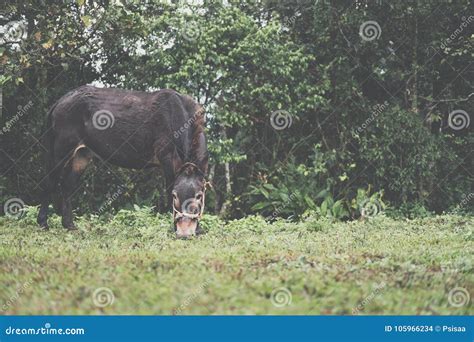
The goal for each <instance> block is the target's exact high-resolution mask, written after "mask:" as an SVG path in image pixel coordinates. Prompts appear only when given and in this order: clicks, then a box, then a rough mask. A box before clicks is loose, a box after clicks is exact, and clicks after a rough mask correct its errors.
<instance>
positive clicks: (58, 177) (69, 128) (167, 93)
mask: <svg viewBox="0 0 474 342" xmlns="http://www.w3.org/2000/svg"><path fill="white" fill-rule="evenodd" d="M204 121H205V118H204V110H203V108H202V107H201V106H200V105H199V104H198V103H197V102H196V101H194V100H193V99H192V98H190V97H189V96H186V95H182V94H179V93H178V92H176V91H174V90H169V89H165V90H160V91H156V92H152V93H148V92H138V91H128V90H121V89H104V88H96V87H92V86H82V87H79V88H77V89H75V90H73V91H71V92H69V93H67V94H66V95H64V96H63V97H62V98H61V99H60V100H59V101H58V102H56V103H55V104H54V105H53V107H52V108H51V110H50V112H49V114H48V119H47V127H46V133H45V135H44V137H45V146H46V147H47V149H48V153H47V175H46V176H45V177H44V179H43V181H42V187H43V189H44V191H43V197H42V201H41V208H40V211H39V214H38V223H39V224H40V225H41V226H42V227H43V228H48V206H49V203H50V201H51V195H52V194H53V192H54V191H56V189H58V188H59V192H60V195H61V196H60V197H61V205H60V207H61V212H62V213H61V214H62V224H63V226H64V227H65V228H68V229H74V228H75V226H74V222H73V215H72V208H71V196H72V195H73V194H74V193H75V191H76V189H77V188H78V186H79V179H80V177H81V174H82V173H83V172H84V171H85V169H86V167H87V165H88V164H89V163H90V162H91V160H92V159H93V157H98V158H100V159H102V160H104V161H106V162H109V163H111V164H114V165H118V166H121V167H125V168H132V169H143V168H149V167H156V166H161V167H162V169H163V171H164V175H165V178H166V185H167V196H168V204H169V206H170V207H172V208H173V217H174V226H175V230H176V233H177V235H178V236H180V237H187V236H190V235H194V234H195V233H196V231H197V229H198V220H199V218H200V217H201V215H202V212H203V209H204V195H205V187H206V181H205V177H206V174H207V169H208V151H207V145H206V137H205V135H204Z"/></svg>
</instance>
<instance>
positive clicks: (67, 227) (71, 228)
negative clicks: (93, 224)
mask: <svg viewBox="0 0 474 342" xmlns="http://www.w3.org/2000/svg"><path fill="white" fill-rule="evenodd" d="M64 228H66V229H67V230H69V231H72V230H77V227H76V226H75V225H73V224H72V225H69V226H65V227H64Z"/></svg>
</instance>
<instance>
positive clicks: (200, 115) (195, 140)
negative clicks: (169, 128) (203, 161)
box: [184, 95, 206, 161]
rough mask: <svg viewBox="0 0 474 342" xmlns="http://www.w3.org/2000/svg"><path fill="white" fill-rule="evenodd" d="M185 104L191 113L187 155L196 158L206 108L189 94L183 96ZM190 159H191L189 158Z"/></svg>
mask: <svg viewBox="0 0 474 342" xmlns="http://www.w3.org/2000/svg"><path fill="white" fill-rule="evenodd" d="M184 100H185V104H186V107H187V108H188V110H190V111H191V112H192V113H193V114H192V118H193V120H192V123H191V130H192V136H191V149H190V155H189V156H188V157H191V158H196V157H197V155H196V153H197V152H199V151H198V148H199V139H200V134H201V133H204V129H205V126H206V110H205V109H204V107H203V106H202V105H200V104H199V103H198V102H196V101H195V100H194V99H193V98H191V97H190V96H187V95H186V96H184ZM191 161H192V160H191Z"/></svg>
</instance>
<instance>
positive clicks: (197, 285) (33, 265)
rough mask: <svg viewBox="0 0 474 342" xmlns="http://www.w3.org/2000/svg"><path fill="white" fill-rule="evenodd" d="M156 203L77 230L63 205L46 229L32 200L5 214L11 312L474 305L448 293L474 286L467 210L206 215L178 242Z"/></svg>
mask: <svg viewBox="0 0 474 342" xmlns="http://www.w3.org/2000/svg"><path fill="white" fill-rule="evenodd" d="M149 211H150V208H143V207H141V208H137V209H136V210H129V211H125V210H124V211H121V212H120V213H118V214H117V215H116V216H115V217H113V218H111V220H100V219H98V218H94V217H92V218H90V217H87V218H84V219H81V220H79V222H78V228H79V230H78V231H74V232H68V231H66V230H64V228H62V227H61V223H60V219H59V217H58V216H56V215H54V216H53V217H52V224H51V229H50V230H49V231H46V232H45V231H42V230H39V229H38V227H37V226H36V224H35V221H34V219H35V214H36V212H37V209H36V208H28V210H27V214H26V216H25V217H24V218H23V219H21V220H11V219H9V218H5V217H0V236H1V241H2V248H0V260H2V262H1V263H0V303H1V305H2V307H3V305H4V304H5V303H6V302H7V301H8V300H9V299H10V298H12V297H13V298H16V299H15V300H13V301H11V304H9V305H8V306H7V308H6V310H5V311H4V314H16V315H31V314H36V315H50V314H58V313H64V312H68V313H69V314H82V315H85V314H97V315H101V314H110V315H112V314H116V315H121V314H130V313H131V312H133V313H134V314H144V315H156V314H165V315H169V314H182V315H191V314H193V315H199V314H204V315H208V314H210V315H212V314H217V315H219V314H221V315H222V314H275V315H282V314H287V315H295V314H315V315H317V314H340V315H347V314H353V313H354V312H353V309H354V308H356V307H358V306H359V305H360V304H361V303H362V302H363V301H364V300H365V299H366V298H367V297H369V296H372V297H373V298H372V300H371V301H368V302H366V303H365V304H364V305H363V307H362V308H361V309H359V310H360V312H359V313H360V314H374V315H380V314H385V315H390V314H397V315H400V314H404V315H414V314H428V315H429V314H433V313H436V314H440V315H454V314H456V315H470V314H472V307H471V306H469V305H464V306H459V307H454V306H452V305H450V303H449V301H448V293H449V291H450V290H451V289H453V288H455V287H464V288H466V289H469V288H472V285H473V284H474V272H473V264H472V258H471V257H469V255H471V254H472V253H469V252H470V251H472V240H473V237H474V234H473V233H474V232H473V229H472V228H473V227H474V220H473V218H472V217H462V216H456V215H443V216H433V217H427V218H417V219H416V220H407V219H401V220H393V219H390V218H387V217H385V216H376V217H373V218H372V219H371V220H370V221H363V220H359V221H352V222H334V221H333V220H331V219H328V218H321V217H317V216H314V215H309V216H307V217H306V218H305V219H304V220H303V221H301V222H298V223H291V222H287V221H285V220H281V219H280V220H276V221H275V222H274V223H272V224H269V223H268V222H266V221H265V220H264V219H263V218H262V217H259V216H248V217H246V218H243V219H239V220H232V221H229V222H226V223H225V222H222V221H221V220H220V219H218V218H217V217H215V216H212V215H205V218H204V221H205V222H206V223H205V225H206V231H207V233H206V234H203V235H200V236H198V237H196V238H193V239H189V240H181V239H176V238H175V236H174V235H173V233H172V232H171V230H170V224H171V217H170V216H169V215H168V216H160V215H158V216H157V215H153V214H150V213H149ZM427 246H429V247H428V248H427ZM407 275H409V276H407ZM341 279H343V281H341ZM25 283H27V284H28V285H29V286H28V287H27V288H26V289H25V291H22V293H21V295H20V296H15V293H16V289H17V288H18V287H20V286H23V284H25ZM381 283H385V284H386V285H385V286H384V287H383V290H382V291H381V292H380V293H378V294H377V296H373V295H371V293H373V291H374V287H377V286H378V285H379V284H381ZM99 287H107V288H108V289H110V290H111V291H112V293H113V294H114V297H115V300H114V302H113V304H111V305H109V306H106V307H104V308H98V307H97V306H95V305H94V301H93V293H94V291H95V290H96V289H97V288H99ZM281 287H285V288H287V289H288V290H289V291H290V292H291V295H292V301H291V304H290V305H287V306H283V307H276V306H274V305H273V304H272V301H271V295H272V292H273V290H275V289H278V288H281ZM401 297H403V298H404V300H403V301H401V300H400V298H401ZM137 298H138V299H139V300H138V301H137ZM189 298H192V300H190V299H189ZM177 308H181V311H180V312H176V310H177Z"/></svg>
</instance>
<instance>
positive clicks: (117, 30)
mask: <svg viewBox="0 0 474 342" xmlns="http://www.w3.org/2000/svg"><path fill="white" fill-rule="evenodd" d="M469 5H470V3H469V2H468V1H460V2H456V3H449V4H448V3H443V4H437V3H431V2H425V3H417V4H411V3H404V2H399V3H389V2H383V3H381V2H373V3H372V2H371V3H367V4H365V5H364V7H363V8H362V7H361V5H360V3H358V2H352V3H347V4H346V3H342V2H341V3H331V4H328V3H327V2H324V1H319V2H318V1H313V2H306V1H303V2H299V1H297V2H273V1H271V2H242V3H235V2H232V3H229V4H227V3H226V4H224V3H222V2H204V4H196V3H188V2H177V3H175V2H166V1H146V2H140V1H122V2H120V1H114V2H110V3H109V2H88V1H76V2H69V1H63V2H55V3H54V4H46V3H44V2H35V3H28V4H27V3H23V2H8V3H7V4H6V6H5V8H6V9H7V11H6V12H5V13H6V14H5V16H4V17H2V18H1V20H2V25H3V24H8V25H10V24H11V23H15V27H17V28H18V29H19V31H20V32H21V33H22V34H21V37H17V38H18V39H17V40H16V41H15V42H8V44H3V42H2V45H1V46H0V53H1V59H0V63H1V66H2V71H3V73H2V75H1V76H0V85H1V87H2V97H3V100H4V101H3V102H4V103H3V107H4V108H3V113H2V117H1V118H0V129H1V128H3V127H4V126H5V125H6V123H7V122H9V120H12V119H13V118H15V117H17V119H15V124H14V125H12V127H11V129H10V130H9V131H8V132H6V133H5V134H0V140H1V146H0V159H1V162H0V175H1V176H0V191H1V193H0V198H1V199H2V200H3V201H4V200H5V199H8V198H11V197H20V198H22V199H23V200H24V201H25V202H26V203H28V204H37V203H38V200H39V187H38V186H37V185H38V182H39V180H40V179H41V178H42V176H43V171H44V170H42V169H43V157H42V154H43V148H42V147H41V145H40V144H39V143H38V142H37V139H38V138H40V137H41V135H42V127H43V125H44V120H45V116H46V113H47V111H48V108H49V107H50V106H51V104H53V103H54V102H55V101H56V100H57V99H58V98H59V97H60V96H62V95H63V94H64V93H65V92H66V91H68V90H70V89H73V88H75V87H77V86H79V85H82V84H85V83H91V82H94V83H96V84H101V85H106V86H119V87H125V88H128V89H136V90H149V91H154V90H157V89H160V88H174V89H176V90H178V91H181V92H183V93H187V94H189V95H191V96H193V97H194V98H196V99H197V100H198V101H199V102H200V103H202V104H204V106H205V108H206V112H207V136H208V140H209V150H210V153H211V166H212V169H211V171H212V172H213V174H212V176H213V182H214V186H215V193H214V194H212V195H211V194H210V196H208V199H209V200H210V203H208V204H207V209H208V210H214V211H215V212H216V213H219V212H220V211H221V209H222V206H223V203H226V204H228V208H227V212H226V215H227V216H228V217H240V216H244V215H249V214H254V213H259V214H261V215H263V216H265V217H271V218H272V220H273V218H274V216H275V217H278V216H281V217H285V218H291V219H296V218H300V217H302V216H303V215H304V213H305V212H307V211H311V212H313V213H315V214H316V213H317V215H319V216H321V217H330V218H332V219H340V220H347V219H357V218H359V216H360V208H358V207H360V203H359V202H360V201H363V200H360V199H357V198H358V196H359V191H360V190H361V189H366V190H367V193H368V194H367V196H368V197H369V198H370V197H372V196H378V197H377V201H380V204H379V205H380V206H381V207H382V206H384V205H386V206H387V207H389V208H395V210H396V208H400V211H399V212H398V214H400V215H401V214H403V215H408V216H410V217H412V216H414V215H421V216H424V215H427V213H428V212H437V213H441V212H446V211H450V210H458V211H459V212H463V213H472V210H473V207H474V205H472V203H473V202H472V201H468V202H467V203H466V204H465V205H463V206H462V207H460V203H462V201H463V198H465V197H466V196H469V194H470V190H469V189H470V188H471V185H472V182H473V179H472V173H471V172H470V170H471V169H472V165H471V164H472V163H471V160H472V158H470V153H471V152H472V146H473V143H474V140H473V139H474V138H473V135H472V119H471V126H470V127H467V128H465V129H462V130H453V129H451V128H450V125H449V123H448V119H449V113H450V112H452V111H453V110H456V109H461V110H465V111H466V112H469V110H470V109H471V108H472V99H473V97H468V96H469V94H470V93H472V81H471V79H472V77H471V78H469V77H468V76H467V74H465V73H466V72H467V71H466V70H468V69H466V65H469V63H471V61H472V57H473V56H474V52H473V48H472V46H473V45H472V37H471V36H469V34H468V30H462V32H460V33H459V30H458V31H456V30H457V29H459V27H460V25H461V23H462V18H463V17H464V18H465V16H466V15H467V14H466V13H469ZM58 18H59V19H58ZM369 20H372V21H376V22H377V23H378V24H379V25H380V26H381V33H380V36H379V37H378V39H374V40H372V41H364V40H363V39H362V38H361V36H360V34H359V31H360V27H361V24H363V23H364V22H367V21H369ZM454 32H458V33H456V35H457V37H456V39H448V38H449V37H450V36H451V35H452V34H453V33H454ZM29 101H32V102H33V108H32V109H31V110H29V111H28V112H27V113H26V114H25V115H23V116H22V117H19V118H18V115H17V112H18V108H19V106H25V105H26V104H27V103H29ZM278 110H280V111H284V112H286V113H288V114H289V116H290V118H291V125H289V126H288V127H286V128H285V129H282V130H277V129H275V128H274V127H273V126H272V125H271V121H270V120H271V116H272V113H275V111H278ZM470 115H471V116H472V113H470ZM227 166H228V167H227ZM226 169H228V170H229V172H230V179H226V177H227V176H226V174H225V173H226ZM132 180H133V181H132ZM118 185H120V186H123V187H124V188H125V189H126V191H125V192H124V194H122V195H121V196H120V197H119V198H117V199H116V200H115V201H114V202H113V203H112V205H110V206H109V207H108V208H107V210H108V212H116V211H117V210H119V209H127V210H131V209H132V208H133V205H134V204H137V205H139V206H140V207H157V208H160V209H161V208H162V207H163V206H164V203H165V198H164V194H163V191H162V189H163V186H164V181H163V179H162V176H161V173H159V172H156V171H152V170H148V171H141V172H140V173H139V174H138V175H137V172H136V171H129V170H122V169H119V168H117V167H113V166H107V167H105V166H103V165H100V163H99V164H98V165H97V166H96V167H95V168H91V169H90V170H89V171H88V172H87V174H86V175H85V176H84V177H83V178H82V186H81V189H80V190H79V191H78V192H77V193H76V200H75V207H76V208H78V214H80V215H83V214H84V215H85V214H90V213H92V212H97V211H98V210H99V208H100V207H101V206H102V205H103V203H104V202H106V201H107V198H108V196H110V195H111V194H112V193H113V192H114V189H115V188H116V187H117V186H118ZM229 186H230V192H229V191H228V188H229ZM375 194H377V195H375ZM382 194H383V201H382V199H381V195H382ZM364 200H365V199H364ZM382 203H383V204H382ZM0 207H1V206H0ZM407 208H411V209H407ZM422 208H425V209H426V212H425V211H424V209H422ZM456 208H458V209H456ZM275 212H277V214H276V215H274V214H273V213H275ZM398 214H397V215H398Z"/></svg>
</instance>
